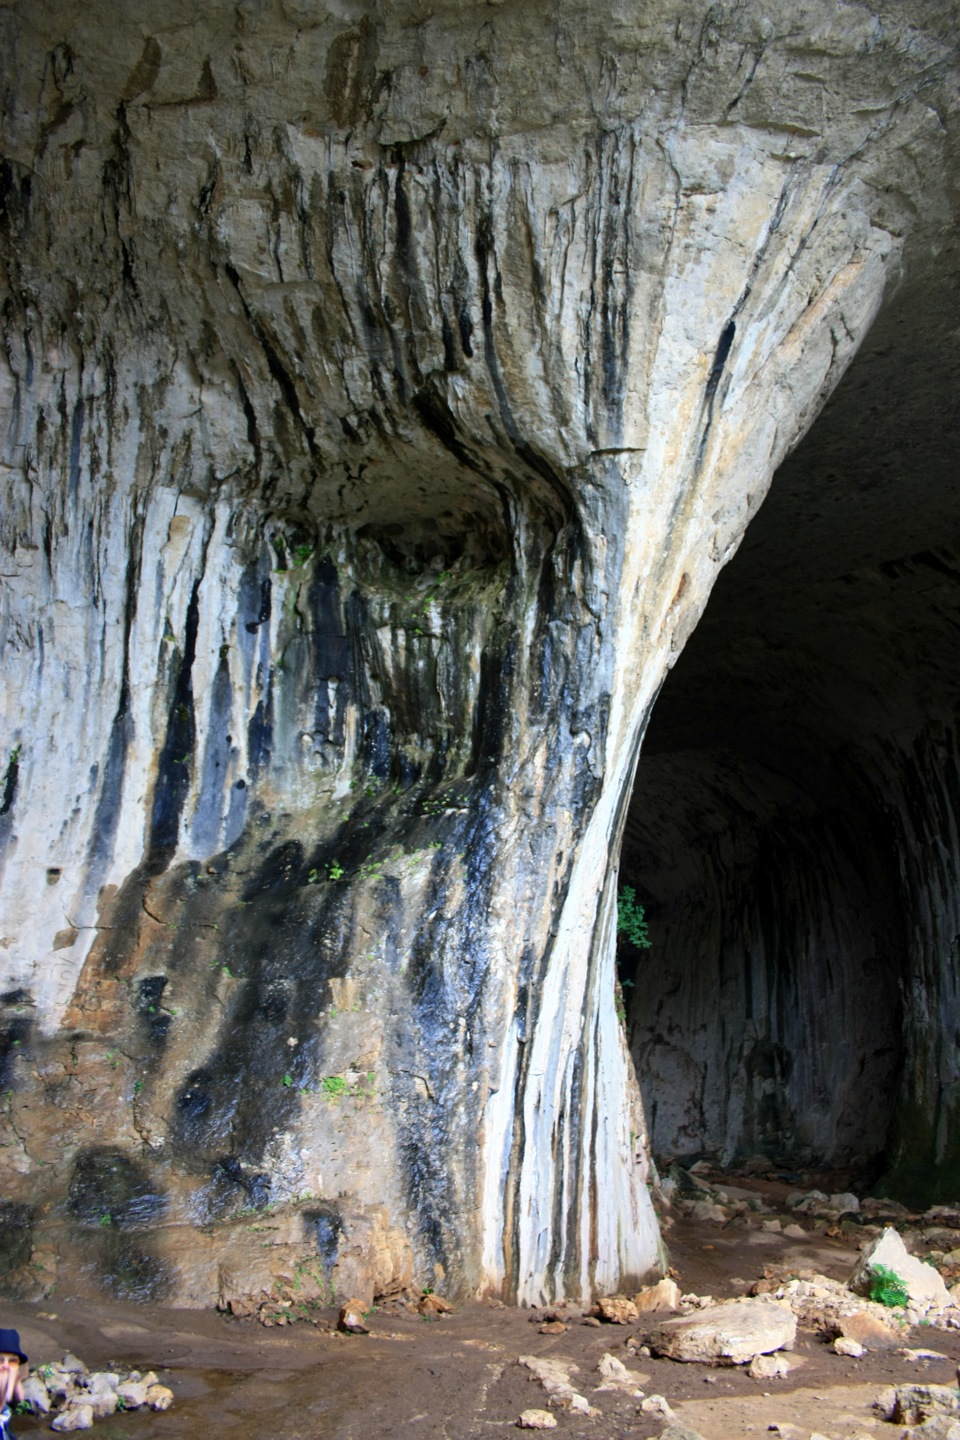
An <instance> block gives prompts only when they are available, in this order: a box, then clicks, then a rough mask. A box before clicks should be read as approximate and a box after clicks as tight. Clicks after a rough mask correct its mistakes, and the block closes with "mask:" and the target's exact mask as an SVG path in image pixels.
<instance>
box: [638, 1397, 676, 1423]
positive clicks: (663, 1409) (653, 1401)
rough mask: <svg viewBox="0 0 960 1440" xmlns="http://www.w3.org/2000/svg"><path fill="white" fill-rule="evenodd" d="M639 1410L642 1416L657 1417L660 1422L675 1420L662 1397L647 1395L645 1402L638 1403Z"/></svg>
mask: <svg viewBox="0 0 960 1440" xmlns="http://www.w3.org/2000/svg"><path fill="white" fill-rule="evenodd" d="M640 1409H641V1410H642V1412H643V1414H644V1415H657V1416H659V1418H660V1419H661V1420H676V1418H677V1417H676V1414H675V1413H674V1411H673V1410H671V1408H670V1406H669V1405H668V1404H667V1402H666V1400H665V1399H664V1397H663V1396H662V1395H648V1396H647V1398H646V1400H641V1401H640Z"/></svg>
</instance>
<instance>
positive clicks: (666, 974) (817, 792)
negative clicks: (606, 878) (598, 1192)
mask: <svg viewBox="0 0 960 1440" xmlns="http://www.w3.org/2000/svg"><path fill="white" fill-rule="evenodd" d="M946 278H949V277H946ZM951 283H952V282H951ZM958 320H960V315H958V302H957V299H956V290H955V288H954V289H952V290H951V289H950V287H949V286H947V285H945V284H944V285H934V284H933V283H932V282H931V281H930V280H929V279H928V280H927V281H925V282H924V283H923V284H920V283H919V282H918V284H917V285H916V286H915V287H914V288H913V289H912V290H907V291H905V292H902V293H901V295H900V296H899V297H898V298H897V299H896V300H895V301H894V302H893V304H892V305H891V306H890V308H889V309H888V311H887V312H886V313H885V314H884V315H883V316H882V317H881V319H880V320H879V321H878V323H877V325H876V326H875V328H874V331H873V332H872V334H871V336H870V337H869V338H868V342H867V344H866V346H865V347H864V349H863V351H861V354H860V355H859V356H858V358H857V360H856V361H855V362H854V364H853V365H852V367H851V369H850V370H849V371H848V374H847V376H846V377H845V378H844V380H843V382H842V383H841V385H840V386H839V387H838V389H837V391H836V392H835V395H834V396H833V398H832V399H831V401H830V402H829V404H828V405H827V406H826V407H825V409H824V411H823V412H822V413H821V415H820V417H819V418H818V420H817V421H816V422H815V424H814V426H813V428H812V430H811V431H810V432H809V434H808V435H807V437H806V438H805V440H804V441H803V442H802V443H801V444H800V445H799V446H798V447H797V449H796V450H795V451H794V453H793V454H792V455H791V456H790V457H789V458H788V459H787V460H786V462H785V463H784V464H783V465H782V466H781V468H780V470H779V472H778V473H777V475H776V476H775V478H774V481H773V484H772V487H771V490H770V493H769V495H768V497H767V499H766V501H765V502H764V504H763V506H762V507H761V510H760V512H759V514H758V515H757V517H756V519H755V520H754V522H753V523H752V524H751V526H750V530H749V532H748V534H747V536H746V539H745V541H744V544H743V546H742V548H741V550H740V552H739V554H738V555H737V556H736V557H735V559H734V560H733V561H732V563H731V564H730V565H729V566H728V568H727V569H726V570H725V571H724V572H723V573H722V575H721V576H720V577H719V580H718V582H717V584H716V586H715V588H714V591H713V594H712V596H711V599H710V601H709V604H708V606H707V608H706V610H705V612H704V615H703V617H702V619H701V621H700V624H699V626H698V628H697V630H696V631H695V633H694V635H693V636H692V638H691V640H690V641H689V642H688V644H687V646H686V648H685V650H684V651H683V653H682V655H681V656H680V657H679V659H678V662H677V664H676V666H675V668H674V670H673V671H672V673H671V674H670V675H669V676H668V677H667V680H666V682H665V684H664V687H663V689H662V691H661V695H660V697H659V699H658V701H657V704H656V707H655V709H654V712H653V715H652V717H651V721H650V725H649V728H648V731H647V735H646V738H645V742H644V746H643V751H642V754H641V757H640V762H639V766H638V771H637V777H636V781H635V786H634V791H633V795H632V798H631V802H630V807H629V813H628V818H627V822H626V828H625V834H624V840H623V847H622V854H621V861H620V884H621V886H622V885H624V884H627V885H631V886H633V887H634V888H635V890H636V892H637V895H638V897H639V898H640V900H641V901H642V902H643V904H644V906H645V907H646V911H647V916H648V920H649V927H650V938H651V941H652V944H651V947H650V949H649V950H644V949H636V948H634V947H632V946H630V945H629V944H625V943H624V942H623V941H621V944H620V953H619V956H618V968H619V972H620V980H621V983H622V984H623V985H624V986H625V987H626V990H625V993H626V994H627V996H628V1020H629V1034H630V1044H631V1050H632V1053H633V1057H634V1061H635V1065H636V1069H637V1073H638V1078H639V1080H640V1085H641V1089H642V1092H643V1095H644V1101H645V1105H646V1109H647V1117H648V1123H649V1128H650V1134H651V1141H652V1146H653V1150H654V1154H655V1156H656V1157H657V1159H658V1161H659V1162H661V1163H662V1162H669V1161H671V1160H674V1159H680V1160H682V1161H684V1162H691V1161H693V1160H695V1159H697V1158H701V1157H709V1158H710V1159H711V1160H713V1161H715V1162H719V1163H720V1164H722V1165H724V1166H727V1167H739V1166H744V1165H747V1166H749V1165H750V1164H758V1163H760V1164H763V1163H765V1164H767V1165H768V1166H769V1165H774V1166H779V1167H781V1168H782V1169H783V1170H784V1171H785V1172H791V1171H796V1170H800V1169H810V1168H815V1167H829V1168H832V1169H835V1170H842V1171H846V1172H847V1174H848V1175H849V1176H850V1177H853V1178H856V1179H858V1180H859V1182H860V1184H861V1185H862V1186H863V1187H865V1188H866V1187H869V1186H871V1185H874V1184H876V1183H877V1182H878V1181H879V1182H881V1184H882V1185H883V1186H885V1187H886V1188H887V1189H888V1191H889V1192H890V1193H892V1194H895V1195H897V1197H898V1198H901V1199H904V1200H907V1201H909V1202H912V1203H931V1202H932V1201H933V1200H940V1199H946V1198H950V1197H952V1198H955V1197H956V1195H957V1194H958V1193H960V1134H958V1131H960V1126H958V1125H955V1124H954V1119H955V1117H960V1071H958V1060H957V1053H958V1046H957V1027H956V1018H955V1017H956V1013H957V1011H956V999H957V969H958V967H957V963H956V962H957V952H958V942H957V936H958V933H960V906H958V891H960V885H958V873H960V861H958V855H960V848H958V842H957V835H958V828H960V768H958V762H957V754H958V746H957V712H958V701H960V623H958V616H960V606H958V599H960V494H958V487H957V485H956V477H955V462H954V459H953V450H954V446H953V441H952V438H951V436H952V434H953V433H954V430H955V424H956V405H957V401H956V397H957V395H958V394H960V383H958V382H960V347H958V343H957V334H958V333H960V332H958V328H957V326H958ZM931 345H932V346H933V347H934V348H935V349H936V348H937V347H939V354H938V363H937V365H936V366H935V367H931V365H930V363H929V351H930V347H931Z"/></svg>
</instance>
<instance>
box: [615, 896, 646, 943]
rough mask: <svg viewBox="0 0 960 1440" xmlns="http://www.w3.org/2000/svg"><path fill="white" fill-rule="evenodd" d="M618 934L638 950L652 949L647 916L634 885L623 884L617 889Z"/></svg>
mask: <svg viewBox="0 0 960 1440" xmlns="http://www.w3.org/2000/svg"><path fill="white" fill-rule="evenodd" d="M617 934H618V935H622V936H623V938H624V939H625V940H627V941H629V942H630V944H631V945H636V947H637V949H638V950H649V949H650V934H649V932H648V930H647V917H646V915H645V914H644V910H643V906H642V905H641V904H640V901H639V900H638V899H637V892H636V890H634V888H633V886H632V885H621V886H620V889H619V890H618V891H617Z"/></svg>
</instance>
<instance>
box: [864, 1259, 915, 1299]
mask: <svg viewBox="0 0 960 1440" xmlns="http://www.w3.org/2000/svg"><path fill="white" fill-rule="evenodd" d="M909 1298H910V1297H909V1295H908V1294H907V1287H906V1285H904V1283H903V1281H902V1280H901V1279H900V1276H899V1275H898V1274H897V1273H896V1271H895V1270H891V1269H889V1268H888V1267H887V1266H886V1265H873V1266H871V1269H870V1299H871V1300H874V1301H876V1302H877V1304H879V1305H889V1306H890V1307H891V1308H893V1306H895V1305H906V1303H907V1301H908V1300H909Z"/></svg>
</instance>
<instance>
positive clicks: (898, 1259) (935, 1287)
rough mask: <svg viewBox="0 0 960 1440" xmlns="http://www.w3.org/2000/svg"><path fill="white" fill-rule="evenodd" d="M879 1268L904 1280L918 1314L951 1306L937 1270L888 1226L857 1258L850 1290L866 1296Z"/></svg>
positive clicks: (947, 1292) (910, 1300) (948, 1295)
mask: <svg viewBox="0 0 960 1440" xmlns="http://www.w3.org/2000/svg"><path fill="white" fill-rule="evenodd" d="M881 1265H882V1266H884V1267H885V1268H886V1269H887V1270H891V1271H893V1273H894V1274H895V1275H897V1276H898V1277H899V1279H900V1280H902V1281H903V1284H904V1286H905V1288H906V1292H907V1295H908V1297H909V1303H910V1304H911V1305H912V1306H914V1307H915V1308H916V1309H917V1310H918V1311H919V1313H920V1314H921V1315H923V1314H926V1313H928V1312H930V1311H939V1310H945V1309H946V1308H947V1307H948V1306H950V1305H951V1304H952V1303H953V1302H952V1300H951V1298H950V1293H949V1291H948V1290H947V1287H946V1285H945V1284H944V1282H943V1277H942V1276H941V1275H940V1273H939V1271H937V1270H935V1269H934V1268H933V1266H932V1265H927V1264H925V1263H924V1262H923V1261H922V1260H917V1259H916V1257H915V1256H913V1255H911V1254H909V1252H908V1251H907V1249H906V1247H905V1246H904V1243H903V1241H902V1240H901V1238H900V1236H899V1234H898V1233H897V1231H896V1230H894V1229H893V1228H892V1227H890V1226H888V1227H887V1228H886V1229H885V1230H884V1231H883V1233H882V1234H881V1235H879V1236H878V1237H877V1239H876V1240H874V1241H873V1242H872V1243H871V1244H870V1245H868V1246H867V1248H866V1250H864V1252H863V1254H862V1255H861V1256H860V1259H859V1260H858V1261H857V1264H856V1265H855V1266H854V1269H853V1273H852V1275H851V1276H850V1280H849V1282H848V1283H849V1285H850V1289H851V1290H853V1291H854V1292H855V1293H856V1294H857V1295H869V1293H870V1287H871V1284H872V1283H873V1275H874V1271H875V1270H876V1268H877V1266H881Z"/></svg>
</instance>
